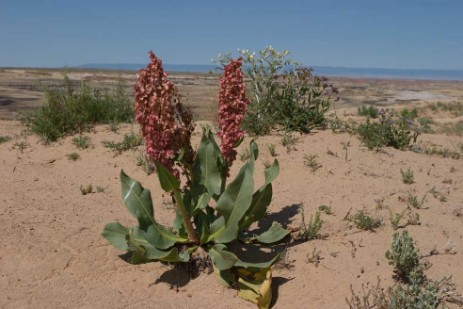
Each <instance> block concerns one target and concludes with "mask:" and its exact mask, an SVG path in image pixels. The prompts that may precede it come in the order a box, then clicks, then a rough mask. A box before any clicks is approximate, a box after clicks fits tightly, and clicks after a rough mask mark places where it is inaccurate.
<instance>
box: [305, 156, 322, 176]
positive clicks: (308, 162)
mask: <svg viewBox="0 0 463 309" xmlns="http://www.w3.org/2000/svg"><path fill="white" fill-rule="evenodd" d="M317 158H318V155H317V154H313V153H311V154H305V155H304V165H305V166H308V167H310V168H311V170H312V172H315V171H316V170H318V169H319V168H321V167H322V165H321V164H320V163H318V161H317Z"/></svg>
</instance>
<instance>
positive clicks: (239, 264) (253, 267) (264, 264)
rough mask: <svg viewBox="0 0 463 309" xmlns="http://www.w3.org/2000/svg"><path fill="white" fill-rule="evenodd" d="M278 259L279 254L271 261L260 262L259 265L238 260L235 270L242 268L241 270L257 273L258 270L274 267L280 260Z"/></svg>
mask: <svg viewBox="0 0 463 309" xmlns="http://www.w3.org/2000/svg"><path fill="white" fill-rule="evenodd" d="M280 257H281V253H278V254H277V255H275V256H274V257H273V258H272V259H271V260H269V261H267V262H260V263H249V262H244V261H241V260H238V261H237V262H236V263H235V267H236V268H243V269H246V270H248V271H252V272H256V271H259V270H261V269H264V268H270V266H272V265H274V264H275V263H277V262H278V261H279V260H280Z"/></svg>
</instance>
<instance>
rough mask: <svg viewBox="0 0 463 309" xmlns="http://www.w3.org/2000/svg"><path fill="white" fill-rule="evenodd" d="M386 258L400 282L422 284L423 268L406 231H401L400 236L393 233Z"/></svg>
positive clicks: (418, 253) (419, 256)
mask: <svg viewBox="0 0 463 309" xmlns="http://www.w3.org/2000/svg"><path fill="white" fill-rule="evenodd" d="M386 258H387V259H388V260H389V265H392V266H394V273H395V274H396V275H397V278H399V279H400V280H402V281H404V282H407V283H413V282H416V283H419V284H421V283H422V282H423V280H424V274H423V271H424V270H425V267H424V265H423V264H421V263H420V258H421V255H420V252H419V250H418V249H416V248H415V244H414V243H413V239H412V238H411V237H410V236H409V235H408V231H406V230H405V231H403V232H402V235H400V234H399V233H394V236H393V241H392V245H391V249H390V250H387V251H386Z"/></svg>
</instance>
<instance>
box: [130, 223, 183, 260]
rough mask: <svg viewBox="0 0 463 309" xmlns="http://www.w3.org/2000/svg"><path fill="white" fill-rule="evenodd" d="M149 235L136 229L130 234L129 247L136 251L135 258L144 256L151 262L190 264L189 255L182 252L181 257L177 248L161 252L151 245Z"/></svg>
mask: <svg viewBox="0 0 463 309" xmlns="http://www.w3.org/2000/svg"><path fill="white" fill-rule="evenodd" d="M147 235H148V233H146V232H145V231H143V230H141V229H139V228H137V227H135V228H133V229H132V230H131V231H130V232H129V237H128V239H129V247H130V248H131V251H134V252H135V253H137V254H135V256H138V255H142V256H144V257H145V258H147V259H149V260H159V261H164V262H188V260H189V254H188V253H186V254H185V253H184V252H182V254H181V255H179V252H178V249H177V248H176V247H174V248H171V249H170V250H160V249H158V248H156V247H155V246H154V245H152V244H151V241H150V239H148V238H147Z"/></svg>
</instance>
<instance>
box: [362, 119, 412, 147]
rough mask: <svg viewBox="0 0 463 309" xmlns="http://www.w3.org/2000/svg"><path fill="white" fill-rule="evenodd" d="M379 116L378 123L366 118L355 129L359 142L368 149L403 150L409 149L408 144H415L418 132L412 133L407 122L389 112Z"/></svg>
mask: <svg viewBox="0 0 463 309" xmlns="http://www.w3.org/2000/svg"><path fill="white" fill-rule="evenodd" d="M380 116H381V117H380V121H379V122H372V121H370V119H369V118H368V119H367V121H366V122H365V123H363V124H360V125H359V126H358V127H357V129H356V133H357V134H358V135H359V137H360V140H361V141H362V143H364V144H365V145H366V146H367V147H368V148H369V149H379V148H381V147H394V148H396V149H401V150H403V149H406V148H408V147H410V146H411V145H410V143H412V144H414V143H415V142H416V139H417V137H418V132H416V131H415V132H413V133H412V124H411V123H410V122H409V121H407V120H406V119H403V118H400V117H397V115H395V114H394V113H392V112H389V111H383V112H382V113H380Z"/></svg>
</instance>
